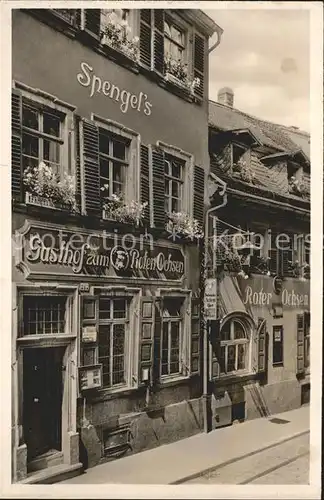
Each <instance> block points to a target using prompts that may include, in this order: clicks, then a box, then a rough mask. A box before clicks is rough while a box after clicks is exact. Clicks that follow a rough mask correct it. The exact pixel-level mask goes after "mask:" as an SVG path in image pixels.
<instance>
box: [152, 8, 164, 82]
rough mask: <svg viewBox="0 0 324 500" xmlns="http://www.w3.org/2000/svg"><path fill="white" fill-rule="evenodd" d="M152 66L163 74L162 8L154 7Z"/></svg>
mask: <svg viewBox="0 0 324 500" xmlns="http://www.w3.org/2000/svg"><path fill="white" fill-rule="evenodd" d="M153 67H154V70H155V71H156V72H157V73H159V74H161V75H163V73H164V10H163V9H154V31H153Z"/></svg>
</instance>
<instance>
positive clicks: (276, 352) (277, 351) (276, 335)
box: [272, 325, 284, 366]
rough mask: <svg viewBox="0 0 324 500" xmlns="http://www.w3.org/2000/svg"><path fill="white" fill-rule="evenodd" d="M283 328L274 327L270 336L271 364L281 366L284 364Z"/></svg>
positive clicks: (280, 326) (279, 326)
mask: <svg viewBox="0 0 324 500" xmlns="http://www.w3.org/2000/svg"><path fill="white" fill-rule="evenodd" d="M283 332H284V330H283V326H282V325H276V326H274V327H273V335H272V364H273V365H274V366H275V365H280V366H282V365H283V363H284V350H283V345H284V340H283Z"/></svg>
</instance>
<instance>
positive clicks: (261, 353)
mask: <svg viewBox="0 0 324 500" xmlns="http://www.w3.org/2000/svg"><path fill="white" fill-rule="evenodd" d="M257 340H258V373H266V370H267V357H266V320H265V319H263V318H258V330H257Z"/></svg>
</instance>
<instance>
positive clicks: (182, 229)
mask: <svg viewBox="0 0 324 500" xmlns="http://www.w3.org/2000/svg"><path fill="white" fill-rule="evenodd" d="M166 229H167V231H168V232H169V233H172V234H174V235H175V236H178V237H185V238H190V239H191V240H194V239H200V238H203V236H204V233H203V230H202V228H201V226H200V224H199V222H198V221H197V220H196V219H194V218H192V217H190V215H189V214H187V213H186V212H170V213H168V222H167V226H166Z"/></svg>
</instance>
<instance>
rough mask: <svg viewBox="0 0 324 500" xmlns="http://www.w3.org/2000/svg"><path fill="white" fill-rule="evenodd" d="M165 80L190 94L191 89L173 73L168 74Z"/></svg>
mask: <svg viewBox="0 0 324 500" xmlns="http://www.w3.org/2000/svg"><path fill="white" fill-rule="evenodd" d="M164 78H165V81H166V82H170V83H173V85H176V86H177V87H180V88H181V89H183V90H185V91H186V92H190V88H188V85H186V83H185V82H183V81H181V80H180V79H179V78H177V77H176V76H174V75H173V74H172V73H166V74H165V77H164Z"/></svg>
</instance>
